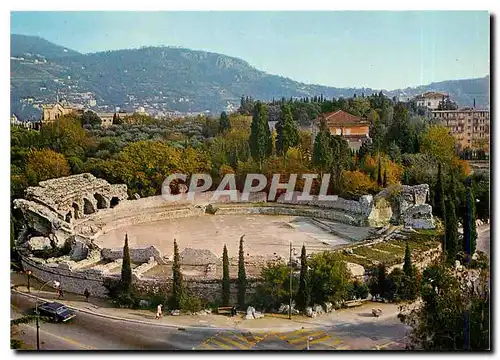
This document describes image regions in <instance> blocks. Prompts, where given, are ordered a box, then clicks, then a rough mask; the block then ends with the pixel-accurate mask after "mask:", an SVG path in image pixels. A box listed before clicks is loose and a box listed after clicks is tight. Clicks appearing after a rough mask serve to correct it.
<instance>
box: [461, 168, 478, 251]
mask: <svg viewBox="0 0 500 360" xmlns="http://www.w3.org/2000/svg"><path fill="white" fill-rule="evenodd" d="M465 199H466V208H465V214H464V217H463V224H464V225H463V229H464V243H463V249H464V251H465V253H466V254H468V255H470V256H472V254H474V252H475V251H476V240H477V231H476V199H475V197H474V192H473V191H472V180H471V178H470V177H469V178H467V187H466V197H465Z"/></svg>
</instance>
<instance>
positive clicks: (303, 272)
mask: <svg viewBox="0 0 500 360" xmlns="http://www.w3.org/2000/svg"><path fill="white" fill-rule="evenodd" d="M310 301H311V292H310V284H309V270H308V267H307V254H306V246H305V245H302V252H301V254H300V280H299V291H298V292H297V307H298V308H299V309H305V308H306V307H307V306H309V303H310Z"/></svg>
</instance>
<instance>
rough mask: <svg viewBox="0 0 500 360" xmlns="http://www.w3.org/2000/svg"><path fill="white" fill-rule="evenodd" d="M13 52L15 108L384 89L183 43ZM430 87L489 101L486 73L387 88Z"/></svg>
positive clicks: (182, 106) (15, 42)
mask: <svg viewBox="0 0 500 360" xmlns="http://www.w3.org/2000/svg"><path fill="white" fill-rule="evenodd" d="M28 50H29V51H28ZM12 56H23V60H18V59H11V106H12V109H13V111H14V110H17V111H19V108H20V107H23V106H20V105H26V104H25V103H23V99H26V98H27V97H31V98H34V99H35V101H47V102H53V101H49V100H50V99H54V98H55V94H56V93H59V94H61V95H63V96H64V97H67V98H70V100H73V101H80V102H81V100H82V99H83V96H84V95H81V94H87V93H91V94H92V96H93V97H94V98H95V99H96V101H97V103H98V104H103V105H108V106H110V107H112V106H120V107H122V108H134V106H147V107H154V106H156V107H158V108H160V109H171V110H178V111H182V112H186V111H204V110H210V111H212V112H219V111H222V110H224V109H226V108H227V106H228V104H233V105H235V106H237V104H238V103H239V99H240V97H241V96H243V95H248V96H252V97H254V98H256V99H260V100H271V99H272V98H273V97H274V98H281V97H282V96H284V97H287V98H289V97H302V96H314V95H319V94H323V95H324V96H325V97H327V98H331V97H336V98H338V97H341V96H342V97H350V96H352V95H353V94H354V93H357V94H358V95H361V93H363V92H364V93H365V95H370V94H371V93H373V92H378V91H380V90H379V89H372V88H355V87H348V88H337V87H331V86H325V85H316V84H305V83H302V82H298V81H294V80H292V79H290V78H286V77H283V76H279V75H272V74H268V73H266V72H264V71H262V70H259V69H257V68H256V67H254V66H252V65H251V64H249V63H248V62H247V61H245V60H243V59H240V58H237V57H233V56H227V55H224V54H219V53H215V52H209V51H202V50H191V49H188V48H184V47H171V46H161V47H154V46H145V47H141V48H138V49H121V50H111V51H101V52H95V53H87V54H82V53H79V52H77V51H75V50H72V49H70V48H67V47H63V46H59V45H57V44H54V43H51V42H49V41H47V40H45V39H42V38H39V37H30V36H26V35H18V34H12V35H11V57H12ZM40 61H44V62H40ZM469 88H470V89H471V90H470V89H469ZM429 89H430V90H436V91H446V92H448V93H450V95H451V97H452V98H454V100H456V101H457V102H458V103H459V104H460V105H462V106H470V105H472V102H473V99H474V98H476V105H480V106H487V105H488V104H489V94H488V92H489V90H488V89H489V75H487V76H486V77H484V78H474V79H464V80H448V81H441V82H436V83H432V84H429V85H422V86H419V87H415V88H405V89H396V90H384V89H382V91H383V92H384V93H386V95H388V96H391V97H392V96H398V95H400V94H407V95H408V96H413V95H415V94H416V93H419V92H420V93H421V92H425V91H427V90H429ZM78 94H80V95H78ZM79 96H80V98H79ZM153 104H156V105H153ZM24 108H26V106H24ZM20 110H21V111H22V112H23V111H24V110H25V109H20Z"/></svg>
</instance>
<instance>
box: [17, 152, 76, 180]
mask: <svg viewBox="0 0 500 360" xmlns="http://www.w3.org/2000/svg"><path fill="white" fill-rule="evenodd" d="M27 160H28V161H27V164H26V175H27V177H28V179H29V181H30V184H31V185H36V184H38V182H40V181H44V180H47V179H53V178H58V177H63V176H68V175H70V173H71V172H70V167H69V164H68V161H67V160H66V159H65V158H64V156H63V155H62V154H59V153H57V152H55V151H53V150H50V149H41V150H36V149H31V150H30V151H29V153H28V159H27Z"/></svg>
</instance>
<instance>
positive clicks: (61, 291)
mask: <svg viewBox="0 0 500 360" xmlns="http://www.w3.org/2000/svg"><path fill="white" fill-rule="evenodd" d="M58 291H59V294H58V295H57V298H58V299H64V293H63V290H62V288H61V287H60V288H59V289H58Z"/></svg>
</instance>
